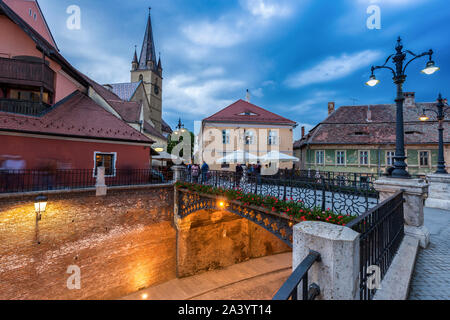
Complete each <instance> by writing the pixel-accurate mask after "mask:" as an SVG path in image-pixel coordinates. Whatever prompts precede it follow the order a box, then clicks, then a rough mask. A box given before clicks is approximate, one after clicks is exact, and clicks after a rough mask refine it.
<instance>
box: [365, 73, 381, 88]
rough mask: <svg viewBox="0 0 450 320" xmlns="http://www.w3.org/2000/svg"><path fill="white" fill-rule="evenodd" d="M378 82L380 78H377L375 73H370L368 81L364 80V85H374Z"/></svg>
mask: <svg viewBox="0 0 450 320" xmlns="http://www.w3.org/2000/svg"><path fill="white" fill-rule="evenodd" d="M379 83H380V80H378V79H377V78H376V77H375V75H371V76H370V79H369V81H367V82H366V85H368V86H369V87H375V86H376V85H377V84H379Z"/></svg>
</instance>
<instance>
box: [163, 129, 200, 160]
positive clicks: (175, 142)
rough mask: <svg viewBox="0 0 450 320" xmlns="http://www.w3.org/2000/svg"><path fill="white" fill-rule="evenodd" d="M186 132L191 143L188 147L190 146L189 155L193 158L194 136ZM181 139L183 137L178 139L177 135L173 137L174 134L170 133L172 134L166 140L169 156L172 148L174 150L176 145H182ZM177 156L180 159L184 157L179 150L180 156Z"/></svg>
mask: <svg viewBox="0 0 450 320" xmlns="http://www.w3.org/2000/svg"><path fill="white" fill-rule="evenodd" d="M188 132H189V134H190V137H191V143H190V146H191V155H192V156H193V155H194V144H195V135H194V133H192V132H190V131H188ZM177 139H178V140H177ZM183 139H184V138H183V136H181V137H179V138H178V135H175V132H174V133H172V134H171V135H170V136H169V140H168V142H167V153H169V154H171V153H172V150H173V148H175V147H176V146H177V145H178V144H180V143H182V142H183ZM177 156H178V155H177ZM179 156H180V157H183V156H184V155H183V150H181V154H180V155H179Z"/></svg>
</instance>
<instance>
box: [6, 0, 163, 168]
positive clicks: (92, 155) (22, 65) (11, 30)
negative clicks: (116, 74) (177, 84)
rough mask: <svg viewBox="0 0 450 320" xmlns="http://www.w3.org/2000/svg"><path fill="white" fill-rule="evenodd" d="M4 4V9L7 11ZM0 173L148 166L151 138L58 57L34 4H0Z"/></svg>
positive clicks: (130, 105)
mask: <svg viewBox="0 0 450 320" xmlns="http://www.w3.org/2000/svg"><path fill="white" fill-rule="evenodd" d="M10 5H11V7H10ZM0 56H1V57H0V92H1V94H0V141H1V148H0V168H1V169H7V170H11V169H95V168H97V167H98V166H100V165H103V166H105V167H106V171H107V173H109V174H108V175H110V176H111V175H114V173H115V171H116V169H129V168H140V169H144V168H148V167H149V166H150V162H151V158H150V151H151V146H152V144H153V143H154V141H153V140H151V139H150V138H148V137H147V136H146V135H144V134H143V133H141V132H140V130H138V129H137V128H133V127H131V126H130V125H129V124H128V121H129V120H130V119H129V118H133V117H142V116H141V113H142V111H141V110H142V107H141V106H140V105H138V104H137V103H135V102H131V101H124V100H122V99H120V98H119V97H118V96H117V95H115V94H113V93H112V92H110V91H108V90H106V89H105V88H104V87H102V86H101V85H99V84H97V83H96V82H95V81H93V80H92V79H90V78H88V77H87V76H85V75H84V74H82V73H81V72H80V71H78V70H77V69H75V68H74V67H73V66H72V65H70V63H69V62H68V61H67V60H66V59H65V58H64V57H63V56H62V55H61V54H60V53H59V51H58V49H57V47H56V44H55V42H54V40H53V37H52V35H51V32H50V29H48V26H47V24H46V22H45V19H44V16H43V14H42V12H41V11H40V9H39V5H38V4H37V2H36V1H25V0H15V1H11V0H10V1H3V0H0Z"/></svg>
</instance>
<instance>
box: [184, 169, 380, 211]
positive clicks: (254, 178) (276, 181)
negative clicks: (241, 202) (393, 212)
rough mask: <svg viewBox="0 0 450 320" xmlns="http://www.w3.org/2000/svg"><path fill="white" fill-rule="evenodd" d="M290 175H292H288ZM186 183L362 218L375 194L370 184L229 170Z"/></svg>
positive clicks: (187, 177) (186, 176)
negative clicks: (300, 202) (297, 203)
mask: <svg viewBox="0 0 450 320" xmlns="http://www.w3.org/2000/svg"><path fill="white" fill-rule="evenodd" d="M291 173H293V172H291ZM183 179H184V180H185V181H188V182H194V183H199V184H205V185H211V186H215V187H220V188H224V189H240V190H242V191H243V192H245V193H254V194H258V195H271V196H275V197H278V198H279V199H281V200H285V199H288V200H291V199H292V200H294V201H303V203H304V204H305V205H306V206H308V207H309V208H315V207H319V208H321V209H322V211H325V210H326V209H330V210H331V211H333V212H335V213H339V214H342V215H362V214H364V213H365V212H367V211H368V210H370V209H371V208H373V207H375V206H376V205H377V204H378V198H379V195H378V192H377V191H376V190H375V189H374V188H373V185H372V184H371V183H367V181H366V182H364V181H365V180H363V181H361V180H358V183H357V184H356V185H355V184H354V180H351V181H350V180H342V179H335V178H334V179H333V178H325V177H322V176H317V175H314V176H308V175H300V174H289V173H288V171H284V172H281V173H279V174H277V175H274V176H262V175H242V174H239V173H235V172H229V171H210V172H209V173H208V175H206V176H205V175H201V174H200V175H199V176H198V177H194V176H192V175H191V174H190V173H189V172H188V171H186V172H185V173H184V175H183Z"/></svg>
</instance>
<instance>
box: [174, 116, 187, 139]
mask: <svg viewBox="0 0 450 320" xmlns="http://www.w3.org/2000/svg"><path fill="white" fill-rule="evenodd" d="M175 129H177V130H176V131H175V134H176V135H178V134H180V133H184V132H185V131H186V129H184V124H183V123H182V122H181V118H179V119H178V124H177V126H176V127H175Z"/></svg>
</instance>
